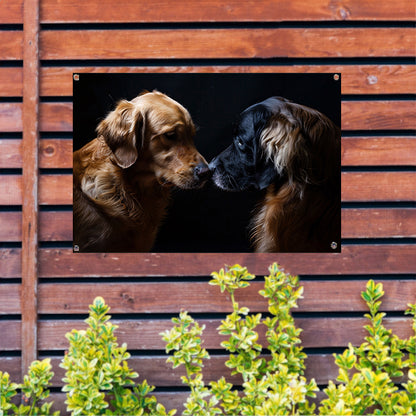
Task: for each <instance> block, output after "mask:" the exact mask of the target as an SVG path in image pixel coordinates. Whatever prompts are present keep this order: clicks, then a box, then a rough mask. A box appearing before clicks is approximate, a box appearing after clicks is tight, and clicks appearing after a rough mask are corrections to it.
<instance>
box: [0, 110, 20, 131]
mask: <svg viewBox="0 0 416 416" xmlns="http://www.w3.org/2000/svg"><path fill="white" fill-rule="evenodd" d="M22 126H23V123H22V104H21V103H0V131H1V132H21V131H22Z"/></svg>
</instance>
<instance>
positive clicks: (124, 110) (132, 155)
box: [97, 100, 144, 169]
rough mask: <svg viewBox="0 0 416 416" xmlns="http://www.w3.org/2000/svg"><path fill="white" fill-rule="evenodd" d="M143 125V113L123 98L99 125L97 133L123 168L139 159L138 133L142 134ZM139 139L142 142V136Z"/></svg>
mask: <svg viewBox="0 0 416 416" xmlns="http://www.w3.org/2000/svg"><path fill="white" fill-rule="evenodd" d="M143 125H144V120H143V115H142V114H141V112H140V111H138V110H137V108H136V106H135V105H134V104H132V103H131V102H130V101H127V100H122V101H120V102H119V103H118V105H117V107H116V109H115V110H114V111H112V112H111V113H109V114H108V115H107V117H106V118H105V119H104V120H103V121H102V122H101V123H100V124H99V125H98V127H97V134H98V135H99V136H102V137H103V138H104V140H105V142H106V144H107V145H108V147H109V148H110V149H111V151H112V152H113V155H114V158H115V160H116V163H117V165H118V166H120V167H121V168H123V169H126V168H128V167H130V166H131V165H133V163H135V162H136V160H137V157H138V150H137V146H138V144H137V134H138V133H139V134H140V135H142V130H143ZM139 140H140V142H141V138H140V139H139ZM140 145H141V143H140Z"/></svg>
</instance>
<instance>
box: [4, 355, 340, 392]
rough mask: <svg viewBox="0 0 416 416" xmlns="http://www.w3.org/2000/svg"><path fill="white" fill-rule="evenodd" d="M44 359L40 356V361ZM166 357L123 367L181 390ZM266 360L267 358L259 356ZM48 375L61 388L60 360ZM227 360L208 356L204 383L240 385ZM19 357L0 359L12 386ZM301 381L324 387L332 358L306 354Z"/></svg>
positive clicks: (331, 376)
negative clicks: (222, 380)
mask: <svg viewBox="0 0 416 416" xmlns="http://www.w3.org/2000/svg"><path fill="white" fill-rule="evenodd" d="M43 357H45V356H44V355H42V357H41V358H42V359H43ZM167 357H168V356H167V355H154V356H142V357H136V356H133V357H131V358H130V359H129V360H128V361H127V363H128V365H129V367H130V368H131V369H132V370H133V371H136V372H137V373H138V374H139V379H138V381H140V380H142V381H143V380H147V382H148V383H149V384H150V385H154V386H158V387H175V386H181V385H182V381H181V376H182V375H185V370H184V368H183V366H182V367H179V368H176V369H173V368H172V364H171V363H167V362H166V360H167ZM263 357H264V358H266V359H267V358H268V357H267V356H263ZM50 359H51V365H52V371H53V372H54V373H55V375H54V377H53V378H52V379H51V384H52V386H53V387H62V385H63V383H62V379H63V378H64V376H65V370H64V369H62V368H60V367H59V365H60V363H61V361H62V357H50ZM227 359H228V356H225V355H219V356H218V355H212V356H211V357H210V359H209V360H204V368H203V375H204V381H205V383H208V382H210V381H216V380H219V379H220V378H221V377H222V376H224V377H225V378H226V380H227V381H228V382H231V383H233V385H241V384H242V378H241V376H239V375H235V376H232V375H231V371H230V369H228V368H227V367H226V366H225V362H226V361H227ZM19 363H20V357H0V368H2V369H3V371H7V372H8V373H9V374H10V378H11V380H13V382H20V378H21V375H20V374H19V371H16V369H20V366H19ZM305 366H306V370H305V377H306V378H307V379H312V378H314V379H315V381H316V382H317V384H318V385H325V384H328V381H329V380H333V381H334V382H335V381H336V378H337V377H338V370H339V368H338V367H337V366H336V365H335V362H334V357H333V355H332V354H309V355H308V357H307V358H306V359H305Z"/></svg>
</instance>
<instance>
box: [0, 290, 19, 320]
mask: <svg viewBox="0 0 416 416" xmlns="http://www.w3.org/2000/svg"><path fill="white" fill-rule="evenodd" d="M20 296H21V285H20V284H15V283H9V284H4V285H1V286H0V305H1V308H0V315H20V314H21V312H22V309H21V299H20Z"/></svg>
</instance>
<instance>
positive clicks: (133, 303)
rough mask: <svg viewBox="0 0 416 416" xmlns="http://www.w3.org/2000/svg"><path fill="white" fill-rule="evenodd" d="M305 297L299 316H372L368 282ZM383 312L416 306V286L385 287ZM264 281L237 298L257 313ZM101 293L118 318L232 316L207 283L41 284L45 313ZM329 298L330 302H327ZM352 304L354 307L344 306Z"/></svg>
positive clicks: (308, 285) (315, 285) (327, 286)
mask: <svg viewBox="0 0 416 416" xmlns="http://www.w3.org/2000/svg"><path fill="white" fill-rule="evenodd" d="M301 285H302V286H303V287H304V298H303V299H301V300H299V302H298V303H299V309H298V310H297V311H299V312H328V311H329V312H341V311H342V312H358V311H366V310H367V308H366V305H365V302H364V301H363V300H362V299H361V295H360V294H361V292H362V291H363V290H365V285H366V281H352V282H351V281H345V282H339V281H325V282H315V281H302V282H301ZM383 285H384V291H385V292H386V294H385V296H384V297H383V310H385V311H389V310H394V311H400V310H405V309H406V308H407V304H408V303H415V302H416V281H408V280H394V281H386V282H384V283H383ZM263 287H264V283H263V282H252V283H251V285H250V287H249V288H247V289H245V290H240V291H239V292H237V293H236V300H237V301H238V302H239V303H240V304H241V305H244V306H247V307H248V308H249V309H250V310H251V311H265V310H267V301H266V300H265V299H264V298H263V297H262V296H260V295H259V291H260V290H261V289H263ZM97 294H100V296H102V297H103V298H104V299H105V300H106V302H107V304H108V305H111V312H112V313H149V314H150V313H176V312H177V310H178V305H180V308H181V309H185V310H187V311H189V312H191V313H202V312H207V313H225V312H227V313H230V312H232V305H231V302H230V299H229V296H225V295H221V294H220V291H219V289H218V287H216V286H211V285H209V284H208V283H207V282H192V283H184V282H180V283H161V282H158V283H100V282H98V283H84V284H83V285H82V290H80V285H79V284H78V283H63V284H54V283H50V284H41V285H39V299H38V304H39V313H40V314H55V313H61V312H63V311H65V313H70V314H76V313H84V312H85V311H87V310H88V305H90V304H91V303H92V301H93V300H94V298H95V296H97ZM322 299H325V302H322ZM345 299H348V302H344V300H345Z"/></svg>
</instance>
